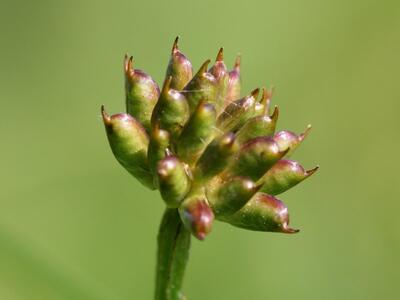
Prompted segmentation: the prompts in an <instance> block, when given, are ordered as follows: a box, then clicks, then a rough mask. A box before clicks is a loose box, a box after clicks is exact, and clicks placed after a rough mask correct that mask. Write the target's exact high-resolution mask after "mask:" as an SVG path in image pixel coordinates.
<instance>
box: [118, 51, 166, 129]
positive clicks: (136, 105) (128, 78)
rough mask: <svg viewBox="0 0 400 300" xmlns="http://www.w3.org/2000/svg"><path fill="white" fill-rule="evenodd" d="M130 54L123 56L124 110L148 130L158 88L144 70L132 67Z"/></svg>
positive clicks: (158, 93) (157, 95) (158, 91)
mask: <svg viewBox="0 0 400 300" xmlns="http://www.w3.org/2000/svg"><path fill="white" fill-rule="evenodd" d="M132 59H133V58H132V56H131V57H129V58H128V56H127V55H126V56H125V61H124V69H125V93H126V97H125V99H126V111H127V113H128V114H130V115H131V116H133V117H135V118H136V119H137V120H138V121H139V122H140V123H141V124H142V125H143V127H144V128H145V129H146V130H147V132H149V130H150V118H151V113H152V111H153V109H154V106H155V105H156V103H157V99H158V97H159V95H160V90H159V88H158V85H157V83H156V82H155V81H154V80H153V79H152V78H151V77H150V76H149V75H147V74H146V73H145V72H143V71H141V70H138V69H136V70H135V69H133V66H132V64H133V62H132Z"/></svg>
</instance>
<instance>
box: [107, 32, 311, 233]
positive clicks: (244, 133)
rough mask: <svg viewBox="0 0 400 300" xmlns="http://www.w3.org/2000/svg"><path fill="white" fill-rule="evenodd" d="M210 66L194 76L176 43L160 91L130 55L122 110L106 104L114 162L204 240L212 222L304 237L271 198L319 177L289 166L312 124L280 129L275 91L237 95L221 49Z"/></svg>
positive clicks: (236, 75)
mask: <svg viewBox="0 0 400 300" xmlns="http://www.w3.org/2000/svg"><path fill="white" fill-rule="evenodd" d="M209 64H210V60H207V61H205V62H204V63H203V64H202V65H201V67H200V69H199V70H198V71H197V72H196V73H195V74H193V70H192V64H191V62H190V61H189V60H188V59H187V58H186V56H185V55H184V54H183V53H182V52H181V51H180V50H179V48H178V38H177V39H176V40H175V42H174V45H173V47H172V53H171V57H170V61H169V63H168V66H167V71H166V78H165V81H164V83H163V86H162V88H161V90H160V89H159V87H158V85H157V83H156V82H155V81H154V80H153V79H152V78H151V77H150V76H149V75H148V74H146V73H145V72H143V71H141V70H138V69H135V68H134V62H133V58H132V57H128V56H125V60H124V73H125V91H126V113H120V114H115V115H112V116H110V115H108V114H107V113H106V112H105V110H104V107H102V115H103V120H104V124H105V128H106V132H107V136H108V140H109V143H110V146H111V149H112V151H113V153H114V155H115V157H116V159H117V160H118V162H119V163H120V164H121V165H122V166H123V167H124V168H125V169H126V170H127V171H128V172H129V173H130V174H132V175H133V176H134V177H136V178H137V179H138V180H139V181H140V182H141V183H142V184H143V185H145V186H146V187H148V188H150V189H152V190H155V189H158V190H159V191H160V194H161V197H162V199H163V200H164V202H165V204H166V205H167V206H168V207H170V208H177V209H178V211H179V215H180V217H181V219H182V222H183V224H184V225H185V226H186V228H187V229H188V230H190V231H191V232H192V234H193V235H194V236H195V237H197V238H198V239H201V240H202V239H204V238H205V236H206V235H207V234H208V233H209V232H210V231H211V227H212V224H213V222H214V219H216V220H220V221H223V222H226V223H229V224H232V225H234V226H237V227H241V228H245V229H249V230H256V231H271V232H283V233H295V232H298V230H296V229H293V228H290V227H289V214H288V210H287V207H286V206H285V204H284V203H283V202H282V201H281V200H279V199H277V198H276V197H275V196H276V195H278V194H281V193H283V192H285V191H286V190H288V189H290V188H292V187H293V186H295V185H296V184H298V183H300V182H301V181H303V180H304V179H306V178H307V177H309V176H310V175H312V174H313V173H314V172H315V171H316V170H317V168H314V169H312V170H308V171H307V170H305V169H304V168H303V167H302V166H301V165H300V164H299V163H297V162H296V161H293V160H290V159H288V157H289V156H290V155H291V154H292V153H293V152H294V150H295V149H296V148H297V147H298V146H299V145H300V143H301V142H302V141H303V140H304V138H305V137H306V135H307V134H308V131H309V129H310V127H307V129H306V130H305V132H304V133H302V134H295V133H293V132H291V131H287V130H283V131H279V132H275V127H276V123H277V120H278V115H279V110H278V107H276V106H275V107H274V109H273V111H272V112H271V111H270V110H271V109H270V102H271V96H272V92H271V90H267V89H265V88H263V89H261V90H260V89H255V90H253V91H251V92H250V93H249V94H248V95H246V96H241V84H240V81H241V80H240V57H237V58H236V61H235V63H234V66H233V69H232V70H228V69H227V67H226V65H225V63H224V61H223V49H222V48H221V49H220V50H219V52H218V54H217V58H216V61H215V63H214V65H213V66H211V67H210V68H209V67H208V66H209Z"/></svg>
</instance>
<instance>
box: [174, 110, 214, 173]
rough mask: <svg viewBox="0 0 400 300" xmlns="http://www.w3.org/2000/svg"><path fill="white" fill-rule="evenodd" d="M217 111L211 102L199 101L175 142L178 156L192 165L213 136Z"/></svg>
mask: <svg viewBox="0 0 400 300" xmlns="http://www.w3.org/2000/svg"><path fill="white" fill-rule="evenodd" d="M216 118H217V113H216V111H215V108H214V105H213V104H211V103H206V102H200V103H199V105H198V106H197V108H196V110H195V111H194V113H193V114H192V116H191V117H190V119H189V121H188V122H187V123H186V125H185V127H184V128H183V130H182V133H181V135H180V136H179V139H178V141H177V144H176V149H177V153H178V155H179V157H180V158H181V159H182V160H183V161H185V162H187V163H188V164H189V165H194V164H195V163H196V161H197V159H198V158H199V156H200V155H201V153H202V152H203V151H204V149H205V148H206V146H207V145H208V144H209V143H210V142H211V140H212V139H213V137H214V131H215V122H216Z"/></svg>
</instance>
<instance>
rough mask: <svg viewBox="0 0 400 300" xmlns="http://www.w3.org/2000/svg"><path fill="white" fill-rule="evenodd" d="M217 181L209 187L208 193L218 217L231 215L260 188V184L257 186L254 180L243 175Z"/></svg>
mask: <svg viewBox="0 0 400 300" xmlns="http://www.w3.org/2000/svg"><path fill="white" fill-rule="evenodd" d="M217 177H218V176H217ZM217 177H216V178H217ZM215 183H216V182H214V185H213V186H211V187H208V188H207V190H206V195H207V199H208V201H209V203H210V206H211V208H212V210H213V212H214V214H215V217H216V218H217V219H218V217H219V216H227V215H231V214H233V213H235V212H236V211H238V210H239V209H241V208H242V207H243V206H244V205H245V204H246V203H247V201H249V200H250V198H251V197H252V196H253V195H254V194H255V193H256V192H257V191H258V190H259V189H260V186H256V184H255V183H254V182H253V181H252V180H250V179H249V178H246V177H242V176H238V177H234V178H232V179H230V180H228V181H227V182H220V183H219V184H218V183H217V184H215Z"/></svg>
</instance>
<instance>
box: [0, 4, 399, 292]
mask: <svg viewBox="0 0 400 300" xmlns="http://www.w3.org/2000/svg"><path fill="white" fill-rule="evenodd" d="M177 34H179V35H180V36H181V42H180V46H181V49H182V50H183V52H184V53H185V54H187V55H188V57H189V58H190V59H191V60H192V62H193V65H194V67H195V68H197V67H198V66H200V64H201V62H202V61H203V60H204V59H206V58H212V59H213V58H214V57H215V55H216V52H217V50H218V48H219V47H220V46H224V47H225V56H226V62H227V64H228V65H231V64H232V63H233V59H234V57H235V55H236V54H237V53H238V52H241V53H242V59H243V60H242V63H243V67H242V74H243V85H244V91H245V92H248V91H250V90H251V89H252V88H254V87H257V86H262V85H266V86H270V85H274V86H275V87H276V93H275V96H274V99H273V103H274V104H278V105H279V106H280V108H281V118H280V121H279V128H281V129H285V128H293V129H295V130H296V131H297V132H300V131H302V130H303V129H304V128H305V126H306V125H307V124H308V123H312V125H313V131H312V134H311V135H310V137H309V138H308V139H307V141H306V142H305V143H304V144H303V146H302V147H301V149H300V150H299V151H298V152H297V153H296V155H295V158H296V159H298V160H299V161H301V162H303V164H304V165H305V167H307V168H311V167H314V165H315V164H319V165H320V166H321V169H320V171H319V172H318V174H316V175H315V176H313V177H312V178H311V179H309V180H307V181H306V182H305V183H304V184H302V185H301V186H300V187H298V188H294V189H293V190H291V191H290V192H288V193H286V194H284V195H282V196H281V198H282V199H283V200H285V202H286V204H287V205H288V206H289V209H290V212H291V216H292V218H291V219H292V223H291V224H292V225H293V226H294V227H295V228H300V229H301V232H300V233H299V234H297V235H291V236H287V235H278V234H268V233H252V232H246V231H243V230H239V229H235V228H233V227H230V226H229V225H226V224H222V223H217V224H216V226H215V227H214V229H213V232H212V234H211V235H210V236H209V237H208V238H207V240H206V241H205V242H198V241H194V242H193V248H192V252H191V261H190V265H189V268H188V273H187V278H186V280H185V291H186V294H187V295H188V297H189V299H190V300H204V299H220V300H228V299H229V300H230V299H250V300H253V299H260V300H264V299H274V300H287V299H296V300H301V299H307V300H312V299H315V300H320V299H324V300H330V299H332V300H334V299H335V300H336V299H343V300H345V299H352V300H356V299H363V300H367V299H371V300H372V299H374V300H375V299H385V300H391V299H393V300H394V299H399V297H400V287H399V284H398V282H399V280H400V275H399V274H400V258H399V257H400V256H399V253H400V234H399V229H400V221H399V216H398V213H399V209H400V204H399V192H400V184H399V176H398V172H397V171H398V168H399V163H398V159H397V157H396V155H397V154H398V153H399V151H400V140H399V129H400V119H399V116H398V114H399V111H400V104H399V103H400V89H399V79H400V77H399V70H400V56H399V53H400V4H399V3H398V1H373V0H363V1H361V0H360V1H358V0H354V1H338V0H328V1H311V0H305V1H289V0H284V1H271V0H268V1H255V0H249V1H240V2H239V1H236V2H235V1H211V0H204V1H197V2H194V1H193V2H189V1H159V2H154V1H134V0H129V1H50V0H47V1H45V0H39V1H18V0H17V1H7V0H2V1H1V4H0V37H1V41H0V103H1V108H0V110H1V118H0V137H1V138H0V145H1V150H0V154H1V155H0V166H1V167H0V182H1V184H0V299H6V300H36V299H38V300H39V299H40V300H47V299H51V300H64V299H65V300H71V299H74V300H80V299H82V300H83V299H85V300H88V299H90V300H91V299H93V300H103V299H104V300H111V299H112V300H124V299H151V298H152V294H153V284H154V283H153V281H154V268H155V251H156V249H155V247H156V243H155V242H156V232H157V227H158V223H159V219H160V217H161V214H162V210H163V203H162V202H161V200H160V198H159V196H158V194H157V193H155V192H149V191H148V190H146V189H145V188H143V187H142V186H140V185H139V184H138V183H137V182H136V181H135V180H134V179H133V178H132V177H130V176H129V175H128V173H127V172H125V171H124V170H123V169H122V168H121V167H120V166H119V165H118V164H117V162H116V161H115V159H114V158H113V156H112V154H111V151H110V149H109V146H108V144H107V141H106V137H105V134H104V129H103V125H102V121H101V118H100V111H99V107H100V105H101V104H105V105H106V106H107V108H108V110H109V111H110V112H112V113H115V112H119V111H122V110H123V109H124V104H123V98H124V96H123V75H122V74H123V73H122V59H123V55H124V54H125V53H126V52H129V53H131V54H133V55H134V58H135V60H136V66H137V67H139V68H142V69H145V70H146V71H147V72H149V73H150V74H152V75H153V76H154V78H155V79H156V80H157V81H158V82H161V81H162V79H163V76H164V72H165V68H166V65H167V61H168V57H169V51H170V47H171V45H172V41H173V39H174V38H175V36H176V35H177Z"/></svg>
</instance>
